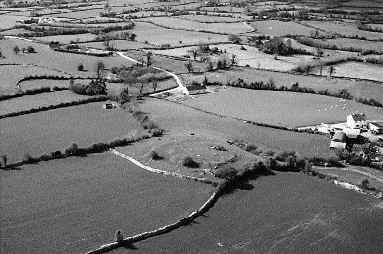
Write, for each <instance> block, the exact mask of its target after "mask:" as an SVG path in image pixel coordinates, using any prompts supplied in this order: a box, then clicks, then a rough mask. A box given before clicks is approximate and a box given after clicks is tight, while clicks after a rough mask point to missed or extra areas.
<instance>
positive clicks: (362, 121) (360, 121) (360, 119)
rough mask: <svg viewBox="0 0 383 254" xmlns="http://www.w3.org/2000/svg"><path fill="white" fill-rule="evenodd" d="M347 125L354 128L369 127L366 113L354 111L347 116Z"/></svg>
mask: <svg viewBox="0 0 383 254" xmlns="http://www.w3.org/2000/svg"><path fill="white" fill-rule="evenodd" d="M347 127H349V128H352V129H357V128H359V129H360V128H367V120H366V115H365V114H363V113H358V114H357V113H353V114H351V115H348V116H347Z"/></svg>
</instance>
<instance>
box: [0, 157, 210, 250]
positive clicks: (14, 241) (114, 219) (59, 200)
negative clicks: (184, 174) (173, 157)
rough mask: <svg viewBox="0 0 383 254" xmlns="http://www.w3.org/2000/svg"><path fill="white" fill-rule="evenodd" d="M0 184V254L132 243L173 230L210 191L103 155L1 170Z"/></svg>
mask: <svg viewBox="0 0 383 254" xmlns="http://www.w3.org/2000/svg"><path fill="white" fill-rule="evenodd" d="M0 181H1V189H2V190H1V192H0V195H1V207H0V211H1V215H2V216H1V219H0V222H1V223H0V225H1V226H0V234H1V237H2V239H1V246H0V252H1V253H9V254H11V253H68V254H69V253H85V252H87V251H90V250H91V249H95V248H98V247H100V246H101V245H103V244H105V243H110V242H112V241H113V236H114V233H115V232H116V231H117V230H122V231H123V233H124V234H125V236H133V235H135V234H139V233H142V232H144V231H151V230H154V229H157V228H159V227H162V226H164V225H167V224H170V223H174V222H176V221H178V220H180V219H181V218H183V217H185V216H187V215H188V214H190V213H191V212H192V211H194V210H196V209H197V208H198V207H200V206H201V205H202V204H203V203H204V202H205V201H206V200H207V199H208V198H209V197H210V195H211V191H212V190H211V187H210V186H209V185H207V184H202V183H199V182H194V181H188V180H183V179H178V178H173V177H166V176H163V175H158V174H154V173H150V172H147V171H145V170H143V169H141V168H139V167H137V166H136V165H134V164H133V163H131V162H129V161H128V160H125V159H123V158H121V157H118V156H116V155H114V154H111V153H103V154H97V155H94V154H93V155H89V156H87V157H71V158H66V159H60V160H53V161H49V162H44V163H39V164H38V165H25V166H22V167H21V169H20V170H10V171H4V170H2V171H0ZM16 182H17V184H15V183H16Z"/></svg>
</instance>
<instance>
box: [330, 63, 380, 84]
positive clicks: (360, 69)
mask: <svg viewBox="0 0 383 254" xmlns="http://www.w3.org/2000/svg"><path fill="white" fill-rule="evenodd" d="M334 67H335V70H336V71H335V73H334V74H333V75H334V77H336V76H341V77H351V78H361V79H370V80H376V81H380V82H383V68H382V66H381V65H378V64H370V63H360V62H347V63H341V64H337V65H334Z"/></svg>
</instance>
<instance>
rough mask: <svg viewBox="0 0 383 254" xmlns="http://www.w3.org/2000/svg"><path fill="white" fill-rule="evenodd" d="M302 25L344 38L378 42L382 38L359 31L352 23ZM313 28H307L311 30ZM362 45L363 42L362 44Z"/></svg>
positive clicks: (379, 34)
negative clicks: (353, 37) (354, 37)
mask: <svg viewBox="0 0 383 254" xmlns="http://www.w3.org/2000/svg"><path fill="white" fill-rule="evenodd" d="M302 24H308V25H310V26H313V27H315V28H318V29H323V30H325V31H327V32H329V33H339V34H342V35H346V36H355V35H358V36H359V37H366V38H367V39H373V40H378V39H381V38H383V34H381V33H374V32H368V31H363V30H359V29H358V27H357V26H356V25H355V24H353V23H347V22H341V21H302ZM315 28H308V29H310V30H313V29H315ZM362 43H364V41H363V42H362Z"/></svg>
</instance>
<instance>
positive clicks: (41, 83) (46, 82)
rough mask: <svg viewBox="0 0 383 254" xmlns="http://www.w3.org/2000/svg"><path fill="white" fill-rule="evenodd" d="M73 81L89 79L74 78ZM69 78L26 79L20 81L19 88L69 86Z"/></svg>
mask: <svg viewBox="0 0 383 254" xmlns="http://www.w3.org/2000/svg"><path fill="white" fill-rule="evenodd" d="M74 82H75V83H77V82H78V83H87V82H90V80H84V79H74ZM69 83H70V81H69V80H53V79H35V80H27V81H23V82H21V83H20V88H21V90H22V91H25V90H31V89H37V88H42V87H50V88H53V87H55V86H57V87H68V88H69V85H70V84H69Z"/></svg>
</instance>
